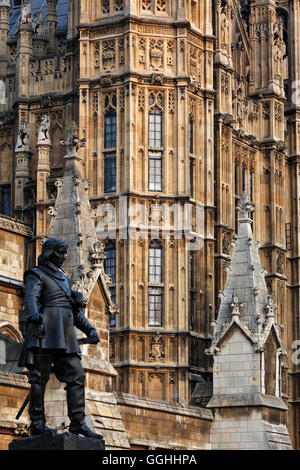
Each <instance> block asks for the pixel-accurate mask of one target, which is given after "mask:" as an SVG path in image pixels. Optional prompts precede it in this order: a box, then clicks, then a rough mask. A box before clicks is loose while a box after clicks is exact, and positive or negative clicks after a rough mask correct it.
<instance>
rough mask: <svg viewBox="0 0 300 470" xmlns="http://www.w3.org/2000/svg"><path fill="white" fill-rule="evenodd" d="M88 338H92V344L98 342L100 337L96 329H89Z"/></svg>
mask: <svg viewBox="0 0 300 470" xmlns="http://www.w3.org/2000/svg"><path fill="white" fill-rule="evenodd" d="M89 338H91V339H93V340H94V344H98V343H99V342H100V338H99V336H98V333H97V331H96V330H91V331H90V332H89Z"/></svg>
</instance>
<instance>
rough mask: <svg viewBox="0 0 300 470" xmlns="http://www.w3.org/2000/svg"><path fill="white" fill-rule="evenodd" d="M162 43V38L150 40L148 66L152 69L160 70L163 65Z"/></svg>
mask: <svg viewBox="0 0 300 470" xmlns="http://www.w3.org/2000/svg"><path fill="white" fill-rule="evenodd" d="M163 45H164V41H163V40H162V39H158V40H156V39H151V40H150V67H151V69H152V70H161V69H162V66H163Z"/></svg>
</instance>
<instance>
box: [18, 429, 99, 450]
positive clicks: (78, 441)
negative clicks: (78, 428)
mask: <svg viewBox="0 0 300 470" xmlns="http://www.w3.org/2000/svg"><path fill="white" fill-rule="evenodd" d="M104 449H105V441H104V440H103V439H92V438H90V437H83V436H78V435H77V434H71V433H70V432H65V433H63V434H51V433H44V434H41V435H39V436H30V437H25V438H24V439H15V440H13V441H12V442H11V443H10V444H9V450H22V451H23V450H104Z"/></svg>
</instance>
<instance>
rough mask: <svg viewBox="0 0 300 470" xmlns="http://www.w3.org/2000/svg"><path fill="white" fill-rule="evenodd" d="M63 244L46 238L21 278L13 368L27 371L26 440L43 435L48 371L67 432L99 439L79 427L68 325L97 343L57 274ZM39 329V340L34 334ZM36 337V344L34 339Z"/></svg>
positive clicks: (79, 377)
mask: <svg viewBox="0 0 300 470" xmlns="http://www.w3.org/2000/svg"><path fill="white" fill-rule="evenodd" d="M67 249H68V245H67V243H65V242H64V241H63V240H60V239H57V238H49V239H48V240H47V241H46V242H45V243H44V245H43V249H42V253H41V255H40V256H39V258H38V266H36V267H35V268H33V269H30V270H29V271H26V272H25V274H24V282H25V302H24V304H25V310H26V319H27V328H26V338H25V341H24V345H23V350H22V354H21V358H20V361H19V365H21V366H26V367H27V369H28V371H29V372H28V379H29V383H30V385H31V388H30V394H29V416H30V420H31V425H30V430H31V434H32V435H38V434H41V433H42V432H44V431H45V430H46V431H49V430H50V428H48V427H46V426H45V414H44V406H43V403H44V392H45V387H46V384H47V382H48V379H49V376H50V373H51V372H54V374H55V376H56V377H57V378H58V380H59V381H60V382H65V383H66V384H67V385H66V387H65V390H66V391H67V405H68V416H69V418H70V421H71V423H70V426H69V430H70V432H71V433H74V434H82V435H83V436H86V437H94V438H98V439H99V438H100V439H101V438H102V437H103V436H101V435H99V434H96V433H94V432H93V431H92V430H91V429H90V428H89V427H88V426H87V424H86V423H85V393H84V380H85V374H84V371H83V368H82V365H81V358H80V349H79V345H78V340H77V337H76V333H75V330H74V326H75V327H77V328H78V329H79V330H81V331H83V332H84V333H85V334H86V335H87V336H88V337H89V338H92V339H93V340H94V341H93V342H94V343H95V344H96V343H98V342H99V341H100V339H99V336H98V334H97V332H96V330H95V328H94V327H93V326H92V325H91V324H90V323H89V321H88V319H87V318H86V317H85V315H84V314H83V312H82V310H81V307H82V306H83V305H82V294H81V293H80V292H77V291H74V290H72V289H71V284H72V281H71V279H70V278H68V277H67V276H66V275H65V274H64V271H63V270H62V269H61V267H62V265H63V262H64V261H65V259H66V256H67ZM41 325H42V326H43V328H44V336H41V335H39V334H38V333H37V331H38V330H40V329H41ZM39 337H40V340H39Z"/></svg>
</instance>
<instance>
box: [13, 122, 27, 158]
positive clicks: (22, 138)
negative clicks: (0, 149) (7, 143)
mask: <svg viewBox="0 0 300 470" xmlns="http://www.w3.org/2000/svg"><path fill="white" fill-rule="evenodd" d="M20 151H21V152H27V151H29V126H28V124H27V122H25V121H22V122H21V124H20V128H19V133H18V137H17V143H16V152H20Z"/></svg>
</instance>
